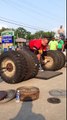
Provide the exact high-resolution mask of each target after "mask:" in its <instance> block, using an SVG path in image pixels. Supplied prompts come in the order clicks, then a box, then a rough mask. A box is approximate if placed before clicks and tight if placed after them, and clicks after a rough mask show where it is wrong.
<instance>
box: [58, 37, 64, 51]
mask: <svg viewBox="0 0 67 120" xmlns="http://www.w3.org/2000/svg"><path fill="white" fill-rule="evenodd" d="M58 50H59V51H62V52H63V51H64V41H63V40H62V39H61V37H60V39H59V40H58Z"/></svg>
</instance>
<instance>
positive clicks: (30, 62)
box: [18, 49, 38, 80]
mask: <svg viewBox="0 0 67 120" xmlns="http://www.w3.org/2000/svg"><path fill="white" fill-rule="evenodd" d="M18 52H19V53H21V54H22V55H24V57H25V59H26V70H27V71H26V75H25V77H24V80H28V79H30V78H32V77H34V76H35V75H37V73H38V70H37V71H34V69H35V68H36V64H35V62H34V59H33V57H32V55H30V54H29V53H28V51H26V50H24V49H22V50H19V51H18Z"/></svg>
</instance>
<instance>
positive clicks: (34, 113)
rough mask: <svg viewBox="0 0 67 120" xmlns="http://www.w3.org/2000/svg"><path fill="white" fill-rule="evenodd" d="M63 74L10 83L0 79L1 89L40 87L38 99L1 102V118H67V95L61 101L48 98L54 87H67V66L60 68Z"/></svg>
mask: <svg viewBox="0 0 67 120" xmlns="http://www.w3.org/2000/svg"><path fill="white" fill-rule="evenodd" d="M60 71H61V72H63V74H61V75H59V76H56V77H54V78H51V79H48V80H43V79H35V78H33V79H30V80H28V81H24V82H21V83H19V84H8V83H5V82H4V81H2V80H1V79H0V90H8V89H17V88H18V87H21V86H36V87H38V88H39V89H40V96H39V99H38V100H35V101H32V102H19V103H16V100H15V99H13V100H12V101H10V102H8V103H5V104H0V120H66V119H65V117H66V114H65V113H66V97H59V98H60V100H61V103H59V104H52V103H49V102H48V101H47V98H49V97H52V96H50V95H49V91H50V90H52V89H63V90H65V89H66V68H65V67H64V68H62V69H61V70H60Z"/></svg>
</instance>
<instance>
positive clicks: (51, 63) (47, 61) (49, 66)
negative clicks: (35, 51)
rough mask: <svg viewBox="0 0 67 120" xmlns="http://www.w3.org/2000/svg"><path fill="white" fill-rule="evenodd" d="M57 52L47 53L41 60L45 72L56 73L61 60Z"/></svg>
mask: <svg viewBox="0 0 67 120" xmlns="http://www.w3.org/2000/svg"><path fill="white" fill-rule="evenodd" d="M55 53H56V52H55V51H51V50H49V51H46V52H45V54H43V55H42V58H41V66H42V68H43V70H49V71H55V70H57V68H58V65H59V62H58V61H59V58H58V57H57V54H55Z"/></svg>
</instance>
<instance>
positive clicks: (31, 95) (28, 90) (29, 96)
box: [17, 86, 40, 101]
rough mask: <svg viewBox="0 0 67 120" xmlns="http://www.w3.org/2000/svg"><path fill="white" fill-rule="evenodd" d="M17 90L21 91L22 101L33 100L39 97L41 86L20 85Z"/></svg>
mask: <svg viewBox="0 0 67 120" xmlns="http://www.w3.org/2000/svg"><path fill="white" fill-rule="evenodd" d="M17 90H19V91H20V101H32V100H36V99H38V98H39V93H40V91H39V88H37V87H30V86H29V87H25V86H23V87H19V88H17Z"/></svg>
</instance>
